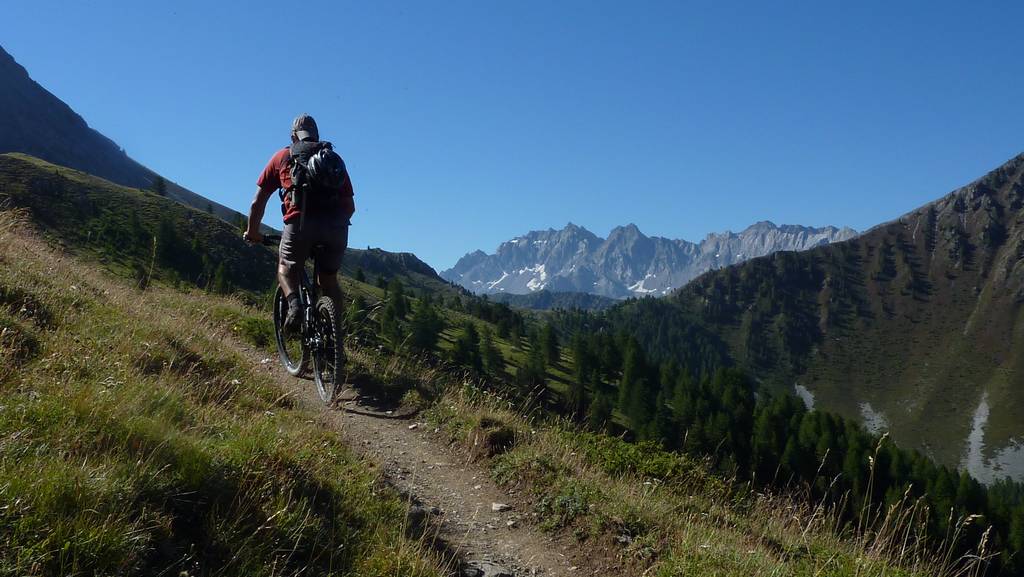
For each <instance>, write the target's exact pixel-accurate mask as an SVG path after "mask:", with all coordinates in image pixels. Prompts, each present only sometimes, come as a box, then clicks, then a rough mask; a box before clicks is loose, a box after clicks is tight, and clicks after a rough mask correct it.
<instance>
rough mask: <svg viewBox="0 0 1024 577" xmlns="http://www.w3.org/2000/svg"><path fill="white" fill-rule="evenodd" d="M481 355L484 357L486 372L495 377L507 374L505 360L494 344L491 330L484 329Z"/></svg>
mask: <svg viewBox="0 0 1024 577" xmlns="http://www.w3.org/2000/svg"><path fill="white" fill-rule="evenodd" d="M480 355H481V356H482V357H483V359H482V360H483V368H484V372H486V373H487V374H489V375H493V376H501V375H503V374H504V373H505V359H504V357H502V356H501V351H499V350H498V347H497V345H495V344H494V335H493V334H492V332H491V329H490V328H486V329H484V334H483V339H482V340H481V341H480Z"/></svg>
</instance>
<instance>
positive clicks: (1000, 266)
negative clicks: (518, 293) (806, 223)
mask: <svg viewBox="0 0 1024 577" xmlns="http://www.w3.org/2000/svg"><path fill="white" fill-rule="evenodd" d="M1022 170H1024V156H1018V157H1017V158H1014V159H1013V160H1011V161H1009V162H1008V163H1006V164H1005V165H1003V166H1002V167H1000V168H998V169H996V170H994V171H992V172H991V173H989V174H988V175H986V176H985V177H984V178H981V179H979V180H978V181H976V182H974V183H972V184H971V185H969V186H966V187H964V188H962V189H959V190H957V191H955V192H952V193H950V194H948V195H946V196H945V197H943V198H942V199H940V200H938V201H936V202H934V203H931V204H929V205H926V206H924V207H921V208H920V209H918V210H915V211H913V212H911V213H909V214H906V215H904V216H902V217H900V218H899V219H897V220H895V221H892V222H890V223H886V224H883V225H880V226H878V227H875V228H874V229H872V230H870V231H868V232H866V233H864V234H863V235H861V236H859V237H857V238H855V239H852V240H849V241H846V242H841V243H835V244H832V245H828V246H823V247H819V248H816V249H813V250H810V251H806V252H799V253H792V252H780V253H776V254H774V255H771V256H768V257H764V258H760V259H754V260H752V261H750V262H747V263H744V264H741V265H738V266H735V267H730V268H727V269H723V270H720V271H714V272H711V273H708V274H706V275H704V276H702V277H700V278H699V279H697V280H696V281H694V282H693V283H691V284H690V285H688V286H687V287H685V288H684V289H682V290H681V291H679V292H678V293H677V294H676V295H674V296H673V297H671V298H669V299H664V300H653V299H645V300H639V301H634V302H631V303H629V304H626V305H624V306H623V307H621V308H619V309H616V310H614V311H612V312H611V313H610V314H609V316H608V322H609V323H610V324H611V325H612V326H614V327H616V328H617V329H620V330H624V331H627V332H629V333H630V334H633V335H635V336H636V337H637V339H639V341H640V342H641V343H642V344H643V345H644V347H645V349H647V350H648V351H649V352H650V354H651V355H652V356H653V357H654V358H656V359H659V360H670V359H674V360H676V361H677V362H679V363H687V364H690V365H691V366H696V365H695V364H694V363H700V364H701V366H703V367H704V368H707V367H709V366H717V365H718V364H719V362H720V361H721V360H723V359H724V360H725V362H726V363H727V364H729V365H736V366H739V367H743V368H744V369H745V370H747V371H749V372H750V373H751V374H752V375H754V376H756V378H758V379H759V380H761V381H762V382H764V383H768V384H772V385H775V386H777V387H779V388H781V389H786V390H793V387H794V385H798V386H799V387H800V388H801V389H802V390H803V391H806V393H805V394H808V400H811V398H813V402H814V404H815V406H816V407H819V408H826V409H829V410H835V411H838V412H840V413H842V414H844V415H846V416H848V417H850V418H854V419H858V420H863V421H865V422H869V423H874V424H875V425H876V426H882V428H884V429H886V430H890V431H891V432H892V434H893V436H894V438H895V439H896V441H897V442H898V443H900V444H901V445H903V446H907V447H914V448H921V449H922V450H925V451H927V452H928V453H929V454H931V455H933V456H935V457H937V458H939V459H940V460H941V461H942V462H944V463H945V464H947V465H951V466H956V465H960V464H961V462H962V459H964V453H965V451H966V450H967V439H968V434H969V433H971V432H972V431H973V432H975V434H978V435H980V434H981V433H982V431H983V433H984V444H985V445H987V450H986V451H985V453H984V455H983V456H981V457H979V460H980V461H981V463H982V466H979V467H977V468H976V470H975V471H973V472H974V473H975V474H976V475H979V476H982V477H985V478H986V480H988V481H991V480H992V479H994V478H996V477H997V476H998V475H1000V474H1003V475H1005V474H1013V473H1014V471H1016V475H1017V476H1018V478H1019V477H1020V476H1021V475H1024V467H1021V466H1018V467H1017V468H1016V469H1014V468H1013V465H1014V463H1013V462H1011V461H1007V462H1005V463H1004V465H1003V467H1002V469H993V467H998V466H999V463H998V462H997V461H998V458H999V457H1000V456H1002V457H1005V458H1012V457H1013V452H1012V451H1013V449H1012V447H1014V446H1015V443H1016V442H1018V441H1019V440H1020V439H1021V438H1024V425H1022V421H1021V420H1020V418H1019V417H1020V415H1021V414H1024V404H1022V402H1024V401H1022V398H1024V397H1022V396H1021V394H1020V393H1021V390H1020V383H1021V382H1022V380H1021V375H1024V355H1022V354H1021V350H1022V349H1021V347H1020V346H1019V345H1020V343H1021V342H1024V341H1022V340H1021V339H1022V338H1024V324H1022V320H1024V319H1022V318H1021V314H1020V313H1021V307H1020V304H1021V302H1022V299H1024V296H1022V295H1024V261H1022V260H1021V259H1022V257H1024V213H1022V206H1024V182H1022ZM694 334H700V335H716V338H719V339H720V341H718V342H717V343H714V345H711V346H709V345H708V344H707V341H708V340H709V339H707V338H696V339H695V338H694V337H693V335H694ZM712 340H713V339H712ZM695 359H699V360H695ZM976 408H977V410H976ZM982 408H983V409H985V411H990V413H985V414H987V418H988V420H987V423H983V425H984V426H983V429H982V428H979V426H978V425H977V424H976V423H977V422H978V421H977V420H976V418H975V417H976V416H977V415H979V414H982V411H981V409H982ZM883 425H884V426H883ZM1007 447H1008V448H1007ZM1003 448H1006V449H1003ZM1018 456H1024V455H1018ZM1018 460H1019V459H1018ZM1022 463H1024V461H1022ZM1000 471H1001V473H1000Z"/></svg>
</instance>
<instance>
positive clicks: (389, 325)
mask: <svg viewBox="0 0 1024 577" xmlns="http://www.w3.org/2000/svg"><path fill="white" fill-rule="evenodd" d="M380 336H381V338H383V339H384V340H385V341H387V343H388V344H389V345H390V346H391V350H393V351H397V350H398V348H399V347H400V346H401V344H402V329H401V326H400V325H399V323H398V315H397V314H396V313H395V303H394V301H389V302H388V304H387V305H386V306H385V307H384V312H383V313H381V316H380Z"/></svg>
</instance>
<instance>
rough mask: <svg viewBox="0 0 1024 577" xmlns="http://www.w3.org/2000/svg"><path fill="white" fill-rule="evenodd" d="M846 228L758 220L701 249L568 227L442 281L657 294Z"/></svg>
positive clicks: (521, 240) (465, 262) (833, 237)
mask: <svg viewBox="0 0 1024 577" xmlns="http://www.w3.org/2000/svg"><path fill="white" fill-rule="evenodd" d="M856 234H857V233H856V231H854V230H852V229H849V228H842V229H839V228H836V227H831V226H830V227H825V228H810V227H803V226H791V225H783V226H776V225H775V224H772V223H770V222H759V223H757V224H755V225H753V226H750V227H748V228H747V229H746V230H744V231H743V232H740V233H733V232H724V233H720V234H711V235H708V237H707V238H706V239H704V240H703V241H701V242H700V243H692V242H689V241H685V240H673V239H668V238H662V237H649V236H646V235H644V234H643V233H642V232H640V229H639V228H637V226H636V225H634V224H630V225H627V226H620V227H617V228H615V229H613V230H612V231H611V233H609V234H608V238H606V239H604V238H600V237H598V236H597V235H595V234H594V233H592V232H590V231H588V230H587V229H585V228H583V227H580V226H577V225H575V224H572V223H569V224H568V225H567V226H566V227H565V228H563V229H562V230H550V229H549V230H546V231H533V232H530V233H527V234H526V235H524V236H521V237H518V238H514V239H512V240H510V241H507V242H505V243H502V244H501V246H499V247H498V249H497V251H496V252H495V253H494V254H493V255H488V254H485V253H484V252H482V251H479V250H478V251H475V252H472V253H469V254H467V255H466V256H464V257H462V258H461V259H460V260H459V262H458V263H456V264H455V266H454V267H452V268H451V269H449V270H446V271H443V272H442V273H441V276H442V277H443V278H446V279H448V280H450V281H452V282H455V283H458V284H460V285H462V286H463V287H465V288H467V289H469V290H471V291H473V292H476V293H510V294H529V293H532V292H535V291H539V290H549V291H571V292H585V293H591V294H598V295H603V296H608V297H612V298H627V297H630V296H644V295H655V296H660V295H664V294H667V293H669V292H671V291H672V290H674V289H676V288H679V287H681V286H682V285H684V284H686V283H687V282H689V281H690V280H691V279H693V278H695V277H697V276H699V275H700V274H702V273H704V272H707V271H709V270H712V269H716V268H721V267H725V266H729V265H731V264H735V263H738V262H742V261H744V260H746V259H748V258H753V257H757V256H763V255H766V254H769V253H772V252H775V251H779V250H805V249H808V248H812V247H815V246H820V245H822V244H828V243H830V242H835V241H840V240H846V239H848V238H852V237H853V236H855V235H856Z"/></svg>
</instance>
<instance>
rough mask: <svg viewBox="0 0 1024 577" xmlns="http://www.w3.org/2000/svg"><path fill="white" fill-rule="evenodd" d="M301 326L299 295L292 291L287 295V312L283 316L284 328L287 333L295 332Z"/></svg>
mask: <svg viewBox="0 0 1024 577" xmlns="http://www.w3.org/2000/svg"><path fill="white" fill-rule="evenodd" d="M300 328H302V303H300V302H299V295H297V294H295V293H292V294H290V295H288V314H287V315H285V317H284V330H285V331H286V332H289V333H293V334H294V333H297V332H299V329H300Z"/></svg>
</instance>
